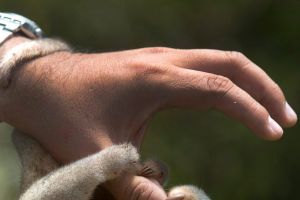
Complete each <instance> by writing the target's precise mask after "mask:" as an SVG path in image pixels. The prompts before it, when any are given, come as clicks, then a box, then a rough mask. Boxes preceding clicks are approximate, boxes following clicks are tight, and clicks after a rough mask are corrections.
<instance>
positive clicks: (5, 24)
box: [0, 12, 43, 44]
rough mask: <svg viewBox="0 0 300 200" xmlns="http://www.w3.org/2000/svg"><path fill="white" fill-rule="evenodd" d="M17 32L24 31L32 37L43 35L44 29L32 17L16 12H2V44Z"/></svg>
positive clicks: (0, 14) (0, 24)
mask: <svg viewBox="0 0 300 200" xmlns="http://www.w3.org/2000/svg"><path fill="white" fill-rule="evenodd" d="M15 33H22V34H24V35H25V36H27V37H29V38H32V39H35V38H41V37H42V36H43V31H42V30H41V29H40V28H39V27H38V26H37V24H36V23H35V22H33V21H31V20H30V19H27V18H26V17H23V16H21V15H18V14H15V13H2V12H0V44H2V43H3V42H4V41H5V40H7V39H8V38H10V37H11V36H12V35H13V34H15Z"/></svg>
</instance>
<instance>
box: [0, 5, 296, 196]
mask: <svg viewBox="0 0 300 200" xmlns="http://www.w3.org/2000/svg"><path fill="white" fill-rule="evenodd" d="M299 8H300V2H299V1H297V0H291V1H277V0H274V1H272V0H262V1H258V0H257V1H253V0H252V1H250V0H243V1H241V0H236V1H221V0H217V1H209V0H185V1H183V0H151V1H140V0H126V1H125V0H102V1H99V0H98V1H96V0H77V1H71V0H64V1H55V0H44V1H38V0H27V1H20V0H2V1H1V10H2V11H10V12H17V13H20V14H23V15H25V16H28V17H29V18H32V19H34V20H35V21H37V22H38V24H40V25H41V26H42V27H43V29H44V30H45V32H46V33H47V34H48V35H49V36H59V37H61V38H63V39H65V40H67V41H69V42H70V43H71V44H73V45H74V46H75V47H76V48H77V49H79V50H83V51H111V50H120V49H129V48H138V47H144V46H170V47H176V48H217V49H226V50H236V51H241V52H243V53H244V54H246V55H247V56H248V57H249V58H251V59H252V60H253V61H255V62H256V63H257V64H258V65H259V66H261V67H262V68H263V69H264V70H265V71H267V73H268V74H270V75H271V77H272V78H273V79H274V80H275V81H276V82H278V84H279V85H280V86H281V87H282V88H283V90H284V92H285V94H286V97H287V99H288V100H289V103H290V104H291V105H292V106H293V107H295V108H296V111H298V112H299V111H300V79H299V75H300V73H299V72H300V69H299V65H300V61H299V48H300V39H299V37H300V20H299V19H300V12H299ZM299 130H300V128H299V126H297V127H295V128H292V129H288V130H286V131H285V132H286V134H285V136H284V138H283V139H282V140H280V141H276V142H267V141H262V140H260V139H258V138H256V137H255V136H253V135H252V134H251V133H250V131H249V130H247V129H246V128H244V127H243V126H242V125H240V124H238V123H236V122H234V121H232V120H230V119H228V118H227V117H225V116H223V115H222V114H220V113H217V112H215V111H213V112H212V111H209V112H205V113H198V112H196V111H179V110H171V111H164V112H162V113H160V114H158V115H157V116H156V117H155V118H154V120H153V122H152V124H151V126H150V130H149V134H148V135H147V138H146V141H145V144H144V146H143V152H144V156H145V157H146V156H152V157H158V158H161V159H163V160H165V161H166V162H167V163H169V165H170V169H171V179H170V181H169V183H170V185H175V184H181V183H194V184H197V185H199V186H201V187H203V188H204V189H205V190H206V191H207V192H208V194H210V195H211V197H212V198H213V199H215V200H217V199H243V200H247V199H249V200H250V199H272V200H277V199H300V194H299V192H298V187H299V185H300V173H299V171H300V161H299V158H300V155H299V154H300V149H299V140H300V135H299V134H297V133H299ZM8 140H9V135H8V130H7V127H4V128H2V129H1V135H0V149H1V151H0V199H5V200H12V199H16V196H15V193H16V191H17V187H18V185H17V181H18V176H19V172H18V170H19V168H18V167H19V163H18V162H17V159H16V154H15V152H14V151H13V150H12V147H11V144H10V143H9V142H8ZM153 147H154V148H153Z"/></svg>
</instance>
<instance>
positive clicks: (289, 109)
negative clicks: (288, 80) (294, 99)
mask: <svg viewBox="0 0 300 200" xmlns="http://www.w3.org/2000/svg"><path fill="white" fill-rule="evenodd" d="M285 113H286V116H287V117H288V119H289V120H290V121H292V122H295V121H297V114H296V113H295V111H294V110H293V109H292V107H291V106H290V105H289V104H288V102H286V103H285Z"/></svg>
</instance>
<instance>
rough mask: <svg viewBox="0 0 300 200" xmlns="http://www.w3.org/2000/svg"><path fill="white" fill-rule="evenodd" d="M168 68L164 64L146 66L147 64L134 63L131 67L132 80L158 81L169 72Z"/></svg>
mask: <svg viewBox="0 0 300 200" xmlns="http://www.w3.org/2000/svg"><path fill="white" fill-rule="evenodd" d="M169 68H170V67H168V66H167V64H166V65H164V64H147V63H143V62H142V63H140V62H138V63H135V64H134V66H133V67H132V74H133V79H134V80H140V81H155V80H160V79H161V78H162V77H163V76H164V74H166V73H167V71H169Z"/></svg>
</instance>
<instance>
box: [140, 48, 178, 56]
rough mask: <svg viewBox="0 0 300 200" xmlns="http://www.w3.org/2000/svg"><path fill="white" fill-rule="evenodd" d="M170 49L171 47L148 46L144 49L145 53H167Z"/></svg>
mask: <svg viewBox="0 0 300 200" xmlns="http://www.w3.org/2000/svg"><path fill="white" fill-rule="evenodd" d="M172 50H173V49H172V48H169V47H149V48H145V49H144V51H145V52H146V53H151V54H160V53H168V52H170V51H172Z"/></svg>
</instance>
